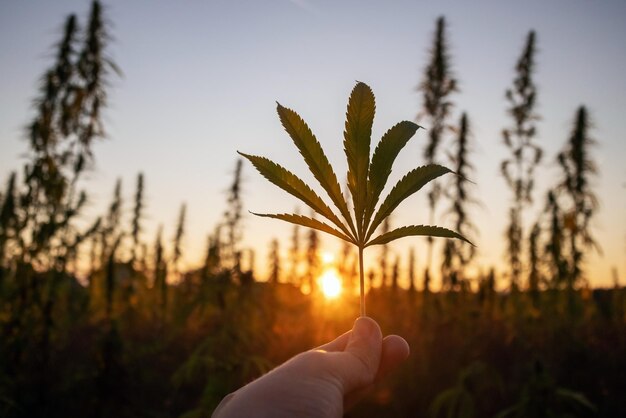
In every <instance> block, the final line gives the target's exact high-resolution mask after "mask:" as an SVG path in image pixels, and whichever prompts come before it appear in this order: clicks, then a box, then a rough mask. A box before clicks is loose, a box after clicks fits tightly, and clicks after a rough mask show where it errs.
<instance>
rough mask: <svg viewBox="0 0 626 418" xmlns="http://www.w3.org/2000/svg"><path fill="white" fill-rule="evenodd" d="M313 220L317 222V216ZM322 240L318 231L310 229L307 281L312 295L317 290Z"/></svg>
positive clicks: (307, 250) (312, 216)
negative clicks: (316, 281)
mask: <svg viewBox="0 0 626 418" xmlns="http://www.w3.org/2000/svg"><path fill="white" fill-rule="evenodd" d="M311 219H313V220H315V214H314V213H313V214H311ZM319 247H320V238H319V234H318V233H317V231H316V230H315V229H313V228H311V229H309V231H308V234H307V247H306V279H307V284H308V286H309V290H310V292H311V293H313V292H315V290H316V283H315V279H316V277H317V275H318V274H319V270H320V258H319Z"/></svg>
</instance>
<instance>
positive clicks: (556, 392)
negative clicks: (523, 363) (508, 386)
mask: <svg viewBox="0 0 626 418" xmlns="http://www.w3.org/2000/svg"><path fill="white" fill-rule="evenodd" d="M595 412H596V408H595V406H594V405H593V404H592V403H591V402H589V400H588V399H587V398H586V397H585V395H583V394H581V393H578V392H575V391H572V390H569V389H565V388H562V387H559V386H557V385H556V383H555V382H554V380H553V379H552V377H551V376H550V375H549V374H548V373H547V372H546V370H545V368H544V366H543V364H542V363H541V362H535V364H534V367H533V372H532V375H531V377H530V379H529V380H528V382H527V383H526V385H525V387H524V389H523V390H522V393H521V396H520V397H519V400H518V401H517V403H516V404H515V405H513V406H512V407H510V408H508V409H506V410H504V411H502V412H501V413H499V414H498V415H497V417H496V418H526V417H535V418H568V417H574V418H575V417H587V416H590V415H592V414H595Z"/></svg>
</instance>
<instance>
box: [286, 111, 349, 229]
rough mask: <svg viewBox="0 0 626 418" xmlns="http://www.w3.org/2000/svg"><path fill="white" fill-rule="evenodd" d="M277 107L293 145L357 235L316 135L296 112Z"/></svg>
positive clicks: (333, 173) (334, 176)
mask: <svg viewBox="0 0 626 418" xmlns="http://www.w3.org/2000/svg"><path fill="white" fill-rule="evenodd" d="M276 105H277V106H276V111H277V112H278V117H279V118H280V122H281V123H282V125H283V127H284V128H285V130H286V131H287V133H288V134H289V136H290V137H291V139H292V140H293V143H294V144H295V145H296V147H298V150H299V151H300V154H301V155H302V157H303V158H304V161H305V162H306V164H307V166H308V167H309V170H310V171H311V173H312V174H313V176H314V177H315V178H316V179H317V181H318V182H319V184H320V185H321V186H322V188H323V189H324V190H325V191H326V193H328V197H330V199H331V200H332V201H333V203H334V204H335V206H336V207H337V209H339V212H340V213H341V215H342V216H343V217H344V218H345V219H346V221H347V222H348V225H349V226H350V229H351V230H352V232H353V234H355V235H356V231H355V230H354V223H353V221H352V217H351V216H350V211H349V210H348V205H347V203H346V201H345V199H344V197H343V194H342V193H341V187H339V182H338V181H337V176H336V175H335V172H334V171H333V167H332V166H331V165H330V163H329V162H328V158H326V155H325V154H324V150H323V149H322V146H321V145H320V143H319V142H318V141H317V138H315V135H313V132H311V129H310V128H309V126H308V125H307V124H306V122H304V120H302V118H301V117H300V116H299V115H298V114H297V113H296V112H294V111H293V110H291V109H288V108H286V107H283V106H281V104H280V103H277V104H276Z"/></svg>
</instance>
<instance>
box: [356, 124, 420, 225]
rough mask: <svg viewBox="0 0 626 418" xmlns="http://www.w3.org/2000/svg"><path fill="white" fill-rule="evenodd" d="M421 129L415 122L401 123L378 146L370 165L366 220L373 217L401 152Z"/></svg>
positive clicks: (388, 132)
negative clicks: (394, 163)
mask: <svg viewBox="0 0 626 418" xmlns="http://www.w3.org/2000/svg"><path fill="white" fill-rule="evenodd" d="M419 128H420V126H419V125H416V124H415V123H413V122H409V121H403V122H400V123H398V124H397V125H395V126H394V127H392V128H391V129H389V130H388V131H387V132H386V133H385V135H383V137H382V139H381V140H380V142H379V143H378V145H377V146H376V150H375V151H374V156H373V157H372V164H371V165H370V172H369V184H368V186H369V202H368V207H367V212H366V213H365V219H369V218H370V217H371V216H372V213H373V212H374V208H375V207H376V204H377V203H378V198H379V197H380V194H381V193H382V191H383V189H384V188H385V185H386V184H387V179H388V178H389V174H391V167H392V166H393V162H394V161H395V159H396V157H397V156H398V154H399V153H400V150H402V148H404V146H405V145H406V144H407V142H409V139H411V137H412V136H413V135H415V132H416V131H417V130H418V129H419Z"/></svg>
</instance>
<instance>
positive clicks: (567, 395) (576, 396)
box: [556, 388, 596, 411]
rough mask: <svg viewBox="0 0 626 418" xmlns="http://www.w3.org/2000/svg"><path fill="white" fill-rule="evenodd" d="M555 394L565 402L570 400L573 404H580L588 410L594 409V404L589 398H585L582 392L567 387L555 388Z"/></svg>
mask: <svg viewBox="0 0 626 418" xmlns="http://www.w3.org/2000/svg"><path fill="white" fill-rule="evenodd" d="M556 394H557V396H558V397H559V398H561V399H562V400H563V401H565V402H571V403H572V404H573V405H577V406H581V407H583V408H586V409H588V410H590V411H596V407H595V405H594V404H592V403H591V402H589V399H587V397H586V396H585V395H583V394H582V393H579V392H575V391H573V390H569V389H563V388H557V390H556Z"/></svg>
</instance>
